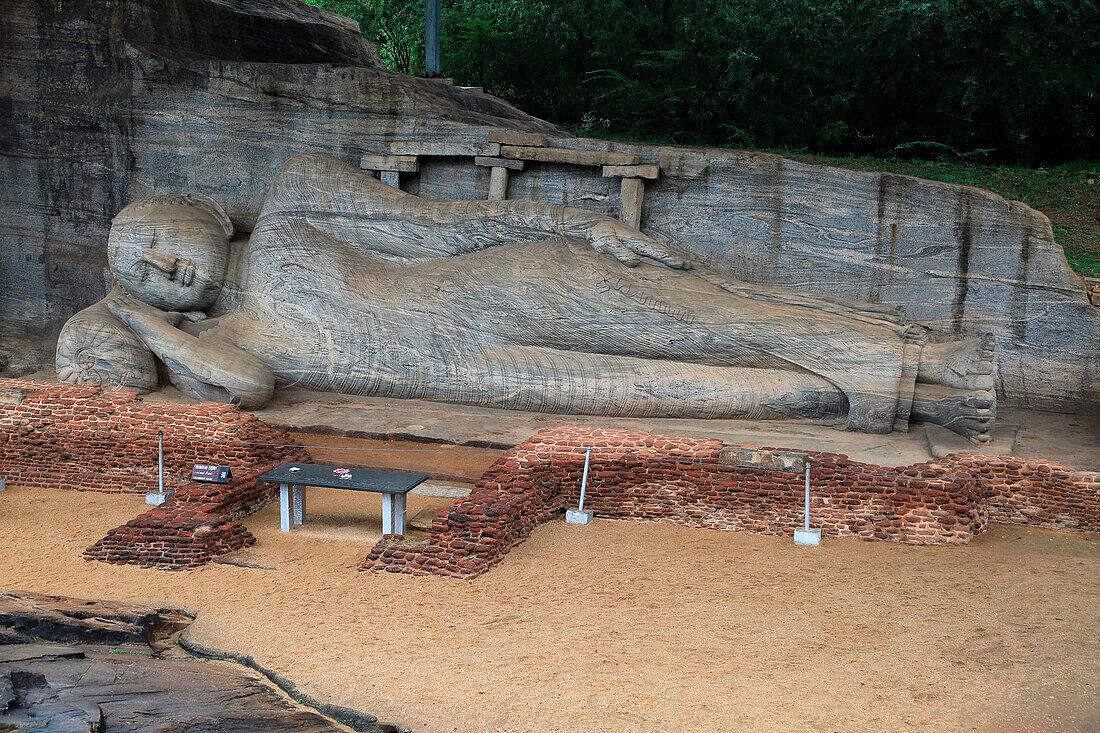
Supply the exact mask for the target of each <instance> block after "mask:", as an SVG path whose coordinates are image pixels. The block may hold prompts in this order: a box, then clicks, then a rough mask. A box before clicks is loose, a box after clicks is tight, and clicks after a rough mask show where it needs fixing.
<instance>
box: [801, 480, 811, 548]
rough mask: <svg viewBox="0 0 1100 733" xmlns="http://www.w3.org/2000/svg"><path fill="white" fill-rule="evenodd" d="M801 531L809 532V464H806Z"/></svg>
mask: <svg viewBox="0 0 1100 733" xmlns="http://www.w3.org/2000/svg"><path fill="white" fill-rule="evenodd" d="M802 526H803V529H805V530H806V531H807V532H809V531H810V464H809V463H807V464H806V512H805V522H804V523H803V525H802Z"/></svg>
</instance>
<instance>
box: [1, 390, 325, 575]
mask: <svg viewBox="0 0 1100 733" xmlns="http://www.w3.org/2000/svg"><path fill="white" fill-rule="evenodd" d="M161 431H163V433H164V474H165V481H164V483H165V489H166V490H167V491H173V492H174V495H173V496H172V497H171V498H170V499H168V500H167V501H165V502H164V503H163V504H161V505H160V506H157V507H155V508H153V509H152V510H150V511H147V512H145V513H144V514H142V515H140V516H138V517H136V518H135V519H132V520H130V521H129V522H127V523H126V524H125V525H123V526H121V527H118V528H116V529H112V530H110V531H109V532H108V533H107V536H106V537H104V538H103V539H101V540H100V541H99V542H97V543H95V544H94V545H92V547H90V548H88V550H87V551H86V552H85V556H86V557H87V558H89V559H96V560H102V561H105V562H113V563H132V564H138V565H142V566H146V567H159V568H165V569H181V568H188V567H197V566H199V565H202V564H204V563H206V562H209V561H210V560H211V559H213V558H214V557H217V556H218V555H221V554H224V553H226V552H231V551H232V550H236V549H239V548H241V547H245V546H247V545H250V544H252V543H253V542H255V538H254V537H253V536H252V534H251V533H250V532H248V530H247V529H245V527H244V525H243V524H242V523H241V521H240V520H241V518H242V517H244V516H246V515H248V514H250V513H252V512H254V511H256V510H257V509H260V508H262V507H264V506H266V505H267V504H269V503H270V502H271V501H272V500H273V499H274V497H275V491H276V488H275V487H274V486H273V485H271V484H260V483H257V482H256V480H255V478H256V477H257V476H259V475H260V474H261V473H263V472H264V471H267V470H268V469H270V468H271V467H273V466H276V465H278V464H280V463H283V462H284V461H309V460H310V457H309V454H308V453H307V452H306V451H305V450H304V449H302V448H293V447H286V444H288V443H292V442H293V441H292V440H291V439H290V436H289V435H288V434H287V433H286V432H285V431H284V430H281V429H278V428H274V427H272V426H270V425H268V424H267V423H265V422H263V421H262V420H260V419H259V418H257V417H255V416H254V415H250V414H248V413H244V412H241V411H240V410H238V409H237V408H235V407H233V406H232V405H226V404H221V403H213V402H201V403H190V404H173V403H163V402H147V401H145V400H143V399H142V398H141V397H139V396H137V395H135V394H133V393H130V392H111V391H105V390H102V389H100V388H98V387H82V386H74V385H68V384H58V383H54V382H39V381H34V380H27V379H0V476H4V477H5V479H6V480H7V482H8V483H9V484H11V485H13V486H23V487H28V488H51V489H74V490H77V491H100V492H109V493H131V494H145V493H146V492H149V491H156V490H157V487H158V476H157V434H158V432H161ZM246 443H253V445H248V444H246ZM255 444H259V445H255ZM196 463H208V464H215V465H219V466H229V467H230V468H231V469H232V471H233V478H232V479H231V480H230V481H229V482H228V483H226V484H207V483H198V482H192V481H191V480H190V473H191V468H192V467H193V465H194V464H196Z"/></svg>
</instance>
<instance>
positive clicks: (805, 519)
mask: <svg viewBox="0 0 1100 733" xmlns="http://www.w3.org/2000/svg"><path fill="white" fill-rule="evenodd" d="M794 543H795V544H796V545H820V544H821V529H820V528H818V529H810V463H809V461H807V462H806V494H805V499H804V503H803V509H802V529H796V530H795V531H794Z"/></svg>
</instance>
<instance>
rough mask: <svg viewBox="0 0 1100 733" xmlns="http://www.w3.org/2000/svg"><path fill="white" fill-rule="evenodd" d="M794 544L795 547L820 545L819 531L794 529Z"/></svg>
mask: <svg viewBox="0 0 1100 733" xmlns="http://www.w3.org/2000/svg"><path fill="white" fill-rule="evenodd" d="M794 543H795V544H796V545H820V544H821V530H820V529H796V530H795V531H794Z"/></svg>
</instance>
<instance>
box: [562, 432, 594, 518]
mask: <svg viewBox="0 0 1100 733" xmlns="http://www.w3.org/2000/svg"><path fill="white" fill-rule="evenodd" d="M591 458H592V449H591V448H586V449H585V451H584V472H583V473H581V498H580V503H579V505H578V506H577V508H576V509H566V510H565V521H566V522H568V523H569V524H588V523H589V522H591V521H592V516H593V512H592V510H591V509H585V508H584V490H585V487H586V486H587V485H588V463H589V461H590V459H591Z"/></svg>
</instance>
